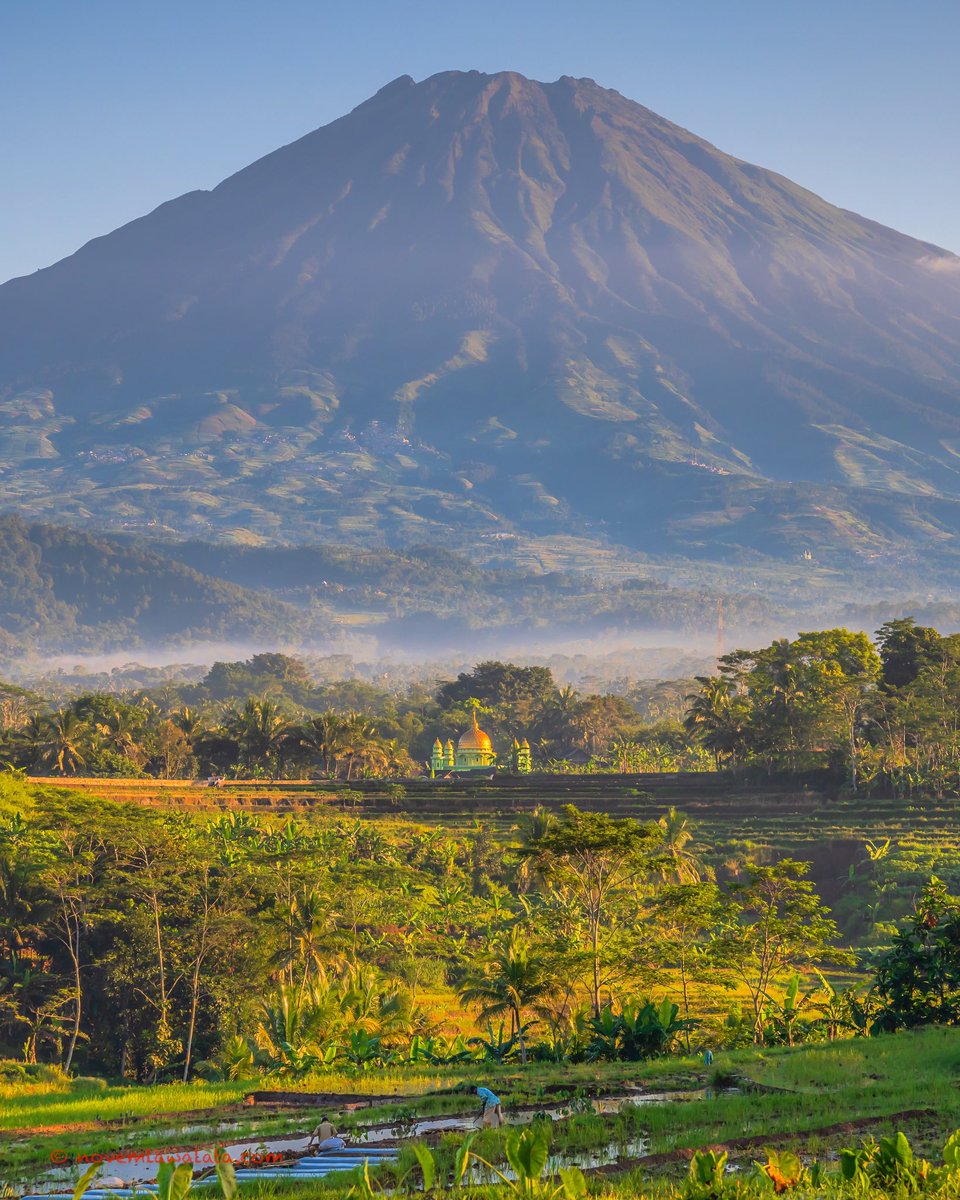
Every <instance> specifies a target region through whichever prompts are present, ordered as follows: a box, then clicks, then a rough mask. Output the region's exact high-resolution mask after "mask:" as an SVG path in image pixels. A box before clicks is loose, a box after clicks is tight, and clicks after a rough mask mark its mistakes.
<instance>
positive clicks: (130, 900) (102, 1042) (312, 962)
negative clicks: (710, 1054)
mask: <svg viewBox="0 0 960 1200" xmlns="http://www.w3.org/2000/svg"><path fill="white" fill-rule="evenodd" d="M2 801H3V805H2V811H3V812H4V814H5V815H4V818H3V821H2V823H0V879H2V881H3V888H2V893H0V897H2V903H3V911H2V914H0V915H2V919H0V950H2V958H0V962H2V964H3V965H2V973H0V1046H3V1047H5V1048H6V1051H7V1053H8V1054H9V1055H10V1056H11V1057H14V1056H16V1057H20V1058H21V1059H22V1061H24V1062H27V1063H31V1062H36V1061H52V1062H55V1063H59V1064H60V1065H61V1066H62V1067H63V1068H64V1069H65V1070H70V1069H71V1068H80V1069H81V1070H82V1071H87V1072H88V1073H89V1072H95V1073H103V1074H107V1075H109V1076H115V1077H121V1078H126V1079H134V1080H140V1081H145V1082H154V1081H156V1080H160V1079H172V1078H182V1079H183V1080H184V1081H186V1080H188V1079H189V1078H191V1077H192V1076H193V1075H194V1074H199V1075H201V1076H204V1077H207V1078H228V1079H236V1078H246V1077H253V1076H256V1075H258V1074H266V1075H271V1074H272V1075H277V1076H282V1077H288V1078H294V1079H296V1078H299V1077H302V1076H304V1075H308V1074H310V1073H311V1072H315V1071H318V1070H323V1069H324V1068H332V1067H333V1066H335V1065H336V1066H340V1067H352V1068H355V1069H358V1070H363V1069H365V1068H368V1067H373V1066H379V1067H383V1066H385V1065H389V1064H392V1063H397V1062H433V1063H438V1064H442V1063H448V1064H449V1063H456V1062H467V1061H471V1060H473V1059H479V1060H483V1059H488V1060H489V1061H492V1062H496V1063H500V1062H504V1061H511V1060H515V1061H518V1062H520V1063H521V1064H522V1063H525V1062H527V1061H528V1059H534V1060H537V1061H544V1062H565V1061H569V1062H583V1061H596V1060H603V1059H606V1060H612V1061H616V1060H619V1059H624V1060H628V1061H631V1060H632V1061H635V1060H639V1059H642V1058H646V1057H651V1056H655V1055H658V1054H661V1053H665V1052H667V1051H669V1050H672V1049H677V1048H680V1049H685V1050H687V1051H689V1050H690V1049H691V1048H694V1047H697V1046H699V1047H701V1048H704V1047H713V1048H714V1049H716V1048H719V1047H725V1048H734V1047H738V1046H744V1045H751V1044H757V1045H780V1044H786V1045H793V1044H795V1043H798V1042H801V1041H805V1040H810V1039H812V1040H832V1039H835V1038H838V1037H847V1036H850V1035H852V1034H854V1033H857V1032H860V1033H863V1032H865V1031H866V1030H867V1029H868V1028H870V1027H876V1028H877V1029H878V1030H879V1029H887V1028H897V1027H899V1026H902V1025H913V1024H920V1023H923V1022H924V1021H925V1020H927V1019H931V1020H932V1019H934V1017H933V1016H931V1015H930V1014H929V1013H928V1012H927V1011H926V1008H925V1005H927V1007H929V1005H930V1002H929V1000H924V999H923V988H922V983H921V982H919V975H918V981H917V982H916V983H915V986H912V987H911V988H908V989H906V991H904V983H903V978H901V977H900V976H899V975H897V972H896V970H895V969H894V968H893V967H892V966H891V965H890V962H891V961H892V960H890V958H889V955H890V953H892V952H891V951H889V949H888V950H887V952H886V953H887V957H886V958H884V957H883V955H881V956H880V957H877V956H876V955H874V956H873V958H872V959H870V960H869V964H870V965H869V968H866V967H865V963H864V961H859V960H858V958H857V956H856V955H855V954H854V953H853V952H852V951H851V949H850V948H849V947H847V946H845V945H844V944H843V941H842V938H841V934H840V931H839V930H838V928H837V925H836V924H835V922H834V920H833V918H832V916H831V914H830V913H829V911H828V910H827V909H826V907H825V906H824V904H823V903H822V902H821V900H820V898H819V896H818V895H817V891H816V888H815V886H814V885H813V883H812V882H811V881H810V879H809V878H808V865H807V864H805V863H801V862H797V861H795V860H793V859H789V858H780V859H779V860H778V861H776V862H775V863H772V864H764V863H762V862H759V861H756V860H751V858H750V857H749V856H742V857H741V858H739V859H736V860H732V859H731V858H730V856H729V854H727V853H723V854H719V853H718V852H717V848H715V847H711V846H710V845H709V844H706V843H705V842H704V841H702V840H701V839H700V838H698V836H697V834H696V830H695V828H694V827H693V826H692V825H691V823H690V822H689V821H688V820H686V819H685V818H684V817H683V816H682V815H681V814H678V813H676V812H669V813H667V814H666V815H665V816H664V817H662V818H660V820H658V821H650V822H645V823H644V822H639V821H636V820H633V819H631V818H614V817H611V816H608V815H606V814H603V813H595V812H594V813H589V812H581V811H579V810H577V809H576V808H574V807H573V806H568V807H567V808H566V809H565V810H564V811H563V812H562V813H560V814H551V813H547V812H545V811H543V810H542V809H535V810H534V811H532V812H531V813H530V815H529V816H527V817H524V818H522V819H521V820H520V821H519V822H518V823H517V824H516V825H514V826H513V827H510V828H506V829H504V828H503V827H499V828H494V827H492V826H491V825H489V824H484V823H481V822H475V823H474V824H473V825H472V826H467V827H466V828H464V829H462V830H456V831H453V830H448V829H445V828H443V827H438V826H434V827H427V826H418V825H415V824H412V823H406V822H401V821H369V820H367V821H364V820H359V819H351V818H346V817H342V816H334V815H330V814H319V815H315V816H313V815H312V816H308V817H306V818H304V819H303V820H292V819H287V820H279V819H277V818H273V819H270V818H260V817H257V816H255V815H253V814H250V813H247V812H237V813H230V814H225V815H221V816H214V815H212V814H205V815H199V814H197V815H194V814H185V813H176V812H171V811H164V810H160V811H154V810H147V809H144V808H141V807H138V806H136V805H131V804H119V803H114V802H111V801H103V800H95V801H93V800H90V799H87V798H85V797H79V796H76V795H74V794H72V793H70V792H67V791H63V790H58V789H51V788H32V787H31V785H28V784H26V783H24V782H23V781H22V780H21V779H19V778H18V777H17V776H16V775H7V776H6V777H5V778H4V780H3V791H2ZM919 893H920V899H919V902H918V907H917V908H916V914H919V915H918V916H916V921H915V925H916V930H917V931H919V932H920V933H921V934H922V935H923V944H924V946H926V947H929V946H930V945H931V944H932V937H933V935H932V934H930V933H929V931H928V930H927V929H926V926H925V925H924V921H925V920H926V919H927V918H928V917H929V915H930V914H931V913H937V914H939V916H938V924H939V927H938V929H937V933H936V937H937V938H938V939H940V940H942V942H943V944H944V945H945V946H948V947H949V946H951V945H952V942H951V938H952V936H953V933H952V931H953V930H954V928H956V929H958V930H960V910H958V908H957V902H956V901H955V900H954V899H952V898H951V897H950V895H949V893H948V891H947V889H946V886H945V885H944V884H942V883H939V882H934V883H931V884H929V885H928V886H927V887H926V888H921V889H919ZM893 944H894V945H896V944H897V939H896V937H894V938H893ZM951 952H952V953H953V954H955V950H954V951H951ZM901 965H902V964H901ZM857 968H858V970H857ZM914 968H916V963H913V966H912V968H911V969H914ZM952 969H954V967H951V970H952ZM917 970H919V968H917ZM851 972H853V973H852V974H851ZM919 974H920V975H922V970H919ZM828 977H831V978H832V980H833V982H832V983H831V982H829V980H828ZM940 1003H941V1009H940V1010H937V1012H936V1014H935V1015H936V1019H947V1020H949V1021H951V1022H952V1021H953V1020H954V1019H956V1017H957V1016H958V1014H960V1002H958V1001H957V999H955V998H954V999H951V1000H950V1001H949V1005H948V1003H947V1001H946V1000H944V999H943V997H942V996H941V1002H940ZM948 1007H949V1011H948ZM955 1009H956V1011H955Z"/></svg>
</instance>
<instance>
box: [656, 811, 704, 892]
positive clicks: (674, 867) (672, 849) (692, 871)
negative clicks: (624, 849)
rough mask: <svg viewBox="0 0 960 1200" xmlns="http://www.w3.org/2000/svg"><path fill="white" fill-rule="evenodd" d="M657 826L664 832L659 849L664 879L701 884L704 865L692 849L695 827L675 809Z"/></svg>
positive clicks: (666, 814) (668, 812)
mask: <svg viewBox="0 0 960 1200" xmlns="http://www.w3.org/2000/svg"><path fill="white" fill-rule="evenodd" d="M657 824H658V825H659V826H660V828H661V830H662V831H663V837H662V840H661V842H660V845H659V846H658V847H657V850H658V853H659V856H660V858H661V859H662V861H663V864H664V865H663V868H662V874H663V876H664V878H668V877H672V878H673V879H674V880H675V881H676V882H677V883H699V882H700V877H701V871H702V864H701V862H700V859H699V858H698V856H697V854H696V852H695V851H694V850H693V849H691V845H690V843H691V842H692V841H693V826H692V825H691V823H690V822H689V821H688V820H687V818H686V817H685V816H684V815H683V813H680V812H677V810H676V809H675V808H670V809H668V810H667V812H666V813H665V814H664V816H662V817H661V818H660V819H659V821H657Z"/></svg>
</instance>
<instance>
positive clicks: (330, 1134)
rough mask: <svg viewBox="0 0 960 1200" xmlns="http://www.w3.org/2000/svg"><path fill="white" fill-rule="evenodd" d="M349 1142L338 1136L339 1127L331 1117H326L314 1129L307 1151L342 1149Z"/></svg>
mask: <svg viewBox="0 0 960 1200" xmlns="http://www.w3.org/2000/svg"><path fill="white" fill-rule="evenodd" d="M346 1144H347V1143H346V1142H345V1141H344V1140H343V1138H342V1137H338V1136H337V1127H336V1125H334V1124H333V1122H332V1121H331V1120H330V1118H329V1117H324V1118H323V1119H322V1120H321V1121H320V1124H319V1125H318V1126H317V1127H316V1129H315V1130H314V1131H313V1133H312V1135H311V1137H310V1141H309V1142H308V1143H307V1151H308V1152H309V1151H311V1150H342V1149H343V1148H344V1146H345V1145H346Z"/></svg>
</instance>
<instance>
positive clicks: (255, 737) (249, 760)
mask: <svg viewBox="0 0 960 1200" xmlns="http://www.w3.org/2000/svg"><path fill="white" fill-rule="evenodd" d="M225 727H226V730H227V733H228V734H229V735H230V736H231V737H233V738H235V739H236V742H237V745H238V746H239V748H240V756H241V759H242V760H243V761H244V762H245V763H246V765H247V766H256V765H263V766H265V767H267V768H268V769H270V770H272V771H273V773H274V775H279V774H280V770H281V768H282V766H283V749H284V746H285V745H286V743H287V741H288V739H289V736H290V723H289V721H288V720H287V718H286V717H285V716H284V715H283V714H282V713H281V712H280V710H279V709H278V708H277V706H276V705H275V704H274V703H273V701H272V700H254V699H253V697H251V698H250V699H249V700H248V701H247V702H246V704H245V705H244V706H243V708H242V709H234V711H233V712H232V713H231V714H230V715H229V716H228V717H227V720H226V722H225Z"/></svg>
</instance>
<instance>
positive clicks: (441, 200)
mask: <svg viewBox="0 0 960 1200" xmlns="http://www.w3.org/2000/svg"><path fill="white" fill-rule="evenodd" d="M0 364H2V366H0V431H2V440H0V469H3V471H4V474H3V478H4V482H5V485H6V487H7V497H8V503H11V504H16V505H18V506H20V507H21V508H22V509H24V510H25V511H27V512H30V513H36V514H39V513H42V514H45V515H57V516H62V517H67V518H78V517H82V516H85V515H86V514H90V515H92V516H93V518H94V519H95V520H97V521H99V522H101V523H104V524H116V525H120V526H124V527H139V526H146V525H148V523H154V524H160V525H164V526H166V527H168V528H169V529H172V530H174V531H176V532H177V533H181V534H188V535H191V536H199V537H206V538H209V537H228V538H240V539H246V540H249V539H252V540H254V541H262V542H267V543H277V542H281V543H282V542H298V541H317V540H325V539H327V538H331V539H334V540H346V539H349V540H355V541H361V542H362V541H366V542H369V543H376V542H377V541H379V540H381V539H383V538H384V537H386V538H387V539H388V540H390V541H392V542H394V543H395V544H401V545H402V544H410V543H411V542H414V541H416V542H424V541H426V540H429V539H433V540H434V542H435V543H437V544H443V545H453V546H456V545H459V544H460V543H461V541H462V539H463V537H464V535H465V534H466V535H468V536H470V537H471V539H476V538H478V537H479V538H486V539H488V540H491V541H492V543H493V544H494V545H495V546H496V548H497V549H498V550H499V549H502V548H503V547H504V546H505V545H507V544H508V542H507V541H505V539H509V538H511V537H520V538H531V537H532V538H537V537H539V536H543V535H554V534H557V533H565V534H574V535H577V536H578V537H581V538H583V539H586V541H587V542H588V543H589V542H591V541H595V542H598V541H603V540H613V541H615V542H622V543H627V544H630V545H632V546H635V547H640V548H642V549H647V550H651V551H656V552H658V553H675V552H681V553H684V554H687V555H691V554H694V555H706V556H708V557H720V558H722V557H730V556H731V555H735V554H738V553H741V552H743V551H744V550H749V551H750V552H752V553H760V554H773V555H795V554H797V553H798V552H799V550H800V549H801V548H804V547H806V546H807V545H809V544H810V543H811V542H812V543H813V544H814V545H815V547H816V549H817V550H818V552H820V553H822V554H824V555H826V556H829V555H830V554H831V553H833V554H835V555H846V554H848V553H849V552H850V551H851V550H861V551H862V552H864V553H868V554H881V555H884V554H898V553H901V552H903V550H904V548H906V547H912V548H913V549H914V550H915V549H916V548H917V547H918V546H919V547H920V548H921V549H923V550H924V551H929V552H931V553H940V548H941V547H942V546H943V545H946V544H947V543H948V541H949V539H950V537H951V536H952V535H953V533H954V532H955V531H956V530H957V529H958V528H960V513H958V506H957V498H958V495H960V473H958V468H960V457H958V452H960V259H957V258H955V257H953V256H952V255H949V254H947V253H946V252H945V251H942V250H939V249H937V248H936V247H933V246H929V245H926V244H925V243H921V242H918V241H916V240H914V239H911V238H908V237H905V236H903V235H901V234H898V233H896V232H894V231H892V230H889V229H885V228H883V227H881V226H879V225H876V224H874V223H873V222H870V221H868V220H865V219H864V218H862V217H859V216H856V215H855V214H852V213H848V212H845V211H842V210H840V209H837V208H835V207H833V206H831V205H830V204H828V203H826V202H825V201H823V200H821V199H819V198H818V197H816V196H814V195H812V194H811V193H809V192H807V191H805V190H803V189H802V188H800V187H798V186H796V185H795V184H792V183H790V182H789V181H788V180H785V179H783V178H782V177H779V176H777V175H774V174H772V173H770V172H767V171H764V170H762V169H760V168H758V167H754V166H751V165H749V164H746V163H742V162H739V161H738V160H736V159H733V158H731V157H729V156H727V155H725V154H723V153H721V152H720V151H718V150H716V149H715V148H714V147H712V146H710V145H709V144H708V143H706V142H704V141H703V140H701V139H699V138H697V137H695V136H694V135H692V134H690V133H688V132H686V131H685V130H682V129H680V128H678V127H677V126H675V125H672V124H671V123H670V122H668V121H665V120H663V119H662V118H660V117H658V116H657V115H656V114H654V113H652V112H650V111H649V110H647V109H645V108H643V107H641V106H640V105H637V104H635V103H633V102H631V101H629V100H626V99H624V98H623V97H622V96H620V95H619V94H617V93H616V92H611V91H608V90H605V89H603V88H601V87H599V86H598V85H597V84H595V83H593V82H592V81H590V80H574V79H569V78H563V79H560V80H558V81H557V82H556V83H552V84H541V83H535V82H533V81H530V80H527V79H524V78H523V77H521V76H518V75H514V74H509V73H504V74H500V75H493V76H489V75H482V74H480V73H477V72H468V73H458V72H448V73H444V74H441V75H437V76H434V77H433V78H431V79H428V80H426V81H424V82H423V83H419V84H415V83H414V82H413V80H411V79H409V78H408V77H404V78H401V79H398V80H395V81H394V82H393V83H392V84H390V85H388V86H387V87H386V88H384V89H382V90H381V91H380V92H378V93H377V95H376V96H374V97H372V98H371V99H370V100H369V101H367V102H366V103H364V104H362V105H360V106H359V107H358V108H357V109H355V110H354V111H353V112H352V113H350V114H349V115H347V116H345V117H343V118H342V119H340V120H339V121H335V122H333V123H332V124H331V125H328V126H325V127H324V128H322V129H318V130H316V131H315V132H314V133H311V134H309V135H307V136H306V137H305V138H302V139H301V140H300V141H298V142H295V143H293V144H292V145H290V146H286V147H283V148H282V149H280V150H278V151H276V152H275V153H273V154H271V155H268V156H267V157H266V158H264V159H261V160H260V161H259V162H257V163H254V164H253V165H252V166H250V167H248V168H246V169H245V170H243V171H241V172H239V173H238V174H237V175H234V176H232V177H231V178H230V179H228V180H226V181H224V182H223V183H222V184H220V185H219V187H217V188H215V189H214V190H213V191H212V192H209V193H205V192H195V193H190V194H188V195H186V196H182V197H180V198H179V199H178V200H174V201H172V202H170V203H169V204H166V205H163V206H162V207H161V208H159V209H157V210H156V211H155V212H154V213H151V214H150V215H149V216H147V217H144V218H142V219H141V220H139V221H135V222H132V223H131V224H130V225H127V226H125V227H123V228H122V229H119V230H117V231H115V232H114V233H112V234H110V235H108V236H107V237H104V238H100V239H97V240H96V241H94V242H91V243H89V244H88V245H87V246H85V247H84V248H83V249H82V250H80V251H79V252H78V253H77V254H75V255H73V256H72V257H71V258H69V259H66V260H64V261H63V262H61V263H58V264H56V265H55V266H54V267H51V268H49V269H48V270H46V271H41V272H38V273H36V274H35V275H32V276H29V277H26V278H24V279H19V280H13V281H11V282H9V283H7V284H6V285H4V286H3V287H2V288H0ZM798 485H800V486H798Z"/></svg>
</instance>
